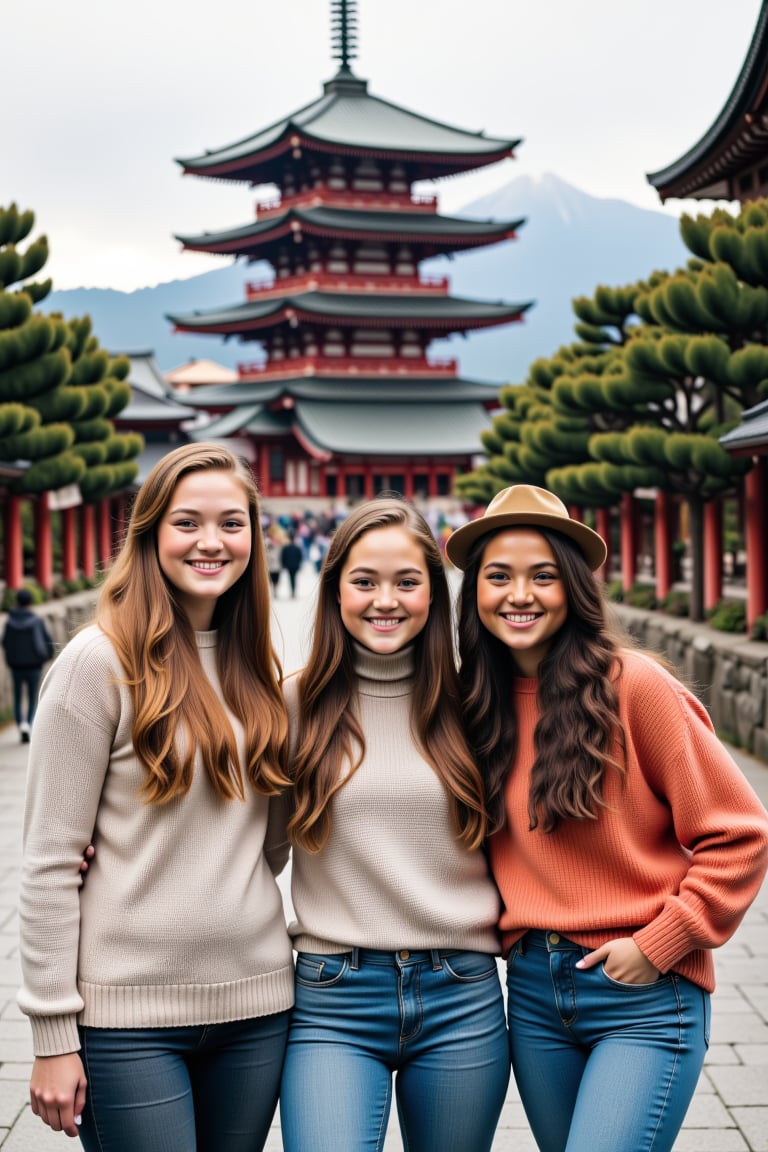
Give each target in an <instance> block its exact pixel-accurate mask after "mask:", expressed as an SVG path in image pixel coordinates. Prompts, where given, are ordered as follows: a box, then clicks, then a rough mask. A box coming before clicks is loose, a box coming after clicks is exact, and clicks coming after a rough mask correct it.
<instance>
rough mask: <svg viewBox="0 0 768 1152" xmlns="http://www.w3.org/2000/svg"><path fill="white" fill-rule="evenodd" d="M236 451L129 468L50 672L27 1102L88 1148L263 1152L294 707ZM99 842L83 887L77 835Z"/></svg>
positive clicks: (286, 991)
mask: <svg viewBox="0 0 768 1152" xmlns="http://www.w3.org/2000/svg"><path fill="white" fill-rule="evenodd" d="M269 619H270V595H269V585H268V576H267V571H266V563H265V556H264V547H263V543H262V538H261V529H260V523H259V508H258V502H257V496H256V490H255V486H254V483H253V479H252V476H251V473H250V470H249V469H248V467H247V465H244V464H243V463H242V462H241V461H240V460H239V459H238V458H237V457H235V456H233V455H232V454H231V453H230V452H228V451H227V450H226V449H224V448H219V447H216V446H213V445H199V446H198V445H185V446H183V447H181V448H177V449H175V450H173V451H171V452H170V453H168V455H167V456H164V457H163V458H162V459H161V460H160V461H159V463H158V464H157V465H156V466H155V467H154V468H153V469H152V471H151V472H150V474H149V476H148V477H147V479H146V481H145V482H144V484H143V486H142V488H141V490H140V491H139V494H138V496H137V498H136V502H135V505H134V508H133V512H132V515H131V519H130V524H129V528H128V534H127V538H126V541H125V545H124V547H123V549H122V551H121V553H120V555H119V557H118V558H117V560H116V561H115V563H114V565H113V566H112V569H111V571H110V572H109V575H108V576H107V578H106V580H105V583H104V585H103V589H102V593H101V596H100V600H99V606H98V614H97V618H96V623H95V624H93V625H92V626H90V627H87V628H86V629H84V630H83V631H81V632H80V633H79V634H78V635H76V636H75V638H74V639H73V640H71V641H70V643H69V644H68V645H67V647H66V648H65V649H64V651H63V652H62V653H61V655H60V656H59V657H58V659H57V660H56V662H55V663H54V665H53V667H52V669H51V671H50V672H49V674H48V676H47V678H46V680H45V683H44V685H43V690H42V694H41V697H40V703H39V707H38V712H37V716H36V720H35V727H34V732H33V735H32V743H31V746H30V757H29V784H28V790H27V806H26V815H25V824H24V864H23V874H22V886H21V934H22V944H21V957H22V968H23V978H24V983H23V987H22V989H21V992H20V995H19V1003H20V1005H21V1008H22V1010H23V1011H24V1012H26V1013H27V1014H28V1015H29V1017H30V1020H31V1023H32V1031H33V1039H34V1051H35V1062H34V1068H33V1072H32V1081H31V1102H32V1109H33V1111H34V1112H36V1113H37V1114H38V1115H39V1116H40V1117H41V1118H42V1119H43V1120H44V1121H45V1122H46V1123H47V1124H49V1125H50V1127H51V1128H53V1129H54V1130H55V1131H64V1132H66V1133H67V1135H69V1136H76V1135H78V1134H79V1135H80V1138H81V1141H82V1144H83V1146H84V1147H85V1148H86V1149H87V1150H88V1152H92V1150H94V1152H95V1150H98V1152H137V1150H138V1149H141V1152H191V1150H192V1149H197V1150H198V1152H258V1149H261V1148H262V1147H263V1144H264V1141H265V1140H266V1136H267V1132H268V1129H269V1125H270V1123H271V1120H272V1116H273V1114H274V1110H275V1105H276V1100H277V1093H278V1087H279V1083H280V1074H281V1070H282V1064H283V1056H284V1050H285V1042H286V1037H287V1032H288V1020H289V1011H288V1010H289V1009H290V1007H291V1004H292V1002H293V963H292V953H291V943H290V940H289V938H288V935H287V932H286V928H285V921H284V917H283V906H282V899H281V896H280V892H279V890H278V888H277V885H276V883H275V879H274V875H273V873H277V872H278V871H279V870H280V868H281V867H282V866H283V865H284V864H285V861H286V859H287V855H288V845H287V842H286V839H285V831H284V827H283V828H280V827H279V826H278V827H272V826H270V825H269V824H268V797H269V796H270V795H272V794H275V793H277V792H278V791H279V790H280V789H281V788H283V787H284V786H285V785H287V784H288V779H287V777H286V774H285V741H286V732H287V718H286V713H285V707H284V703H283V700H282V696H281V692H280V686H279V672H280V670H279V666H278V664H277V661H276V659H275V656H274V653H273V651H272V645H271V640H270V631H269ZM92 840H93V841H95V844H96V849H97V850H96V854H95V858H94V860H93V862H92V863H91V865H90V870H89V875H88V881H87V884H86V885H85V886H84V888H83V889H82V891H80V888H79V879H80V865H81V860H82V857H83V853H84V851H85V849H86V846H87V845H88V844H89V843H90V842H91V841H92Z"/></svg>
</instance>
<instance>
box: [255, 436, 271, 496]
mask: <svg viewBox="0 0 768 1152" xmlns="http://www.w3.org/2000/svg"><path fill="white" fill-rule="evenodd" d="M256 467H257V469H258V474H257V476H256V483H257V485H258V488H259V493H260V495H262V496H269V495H270V492H269V446H268V444H267V442H266V440H262V441H261V443H260V444H259V445H258V447H257V449H256Z"/></svg>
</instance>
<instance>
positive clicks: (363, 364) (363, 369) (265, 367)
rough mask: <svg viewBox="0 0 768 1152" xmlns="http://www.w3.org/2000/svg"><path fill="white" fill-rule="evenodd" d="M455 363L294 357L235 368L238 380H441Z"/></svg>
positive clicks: (392, 358) (452, 372)
mask: <svg viewBox="0 0 768 1152" xmlns="http://www.w3.org/2000/svg"><path fill="white" fill-rule="evenodd" d="M457 366H458V362H457V361H456V360H428V359H427V358H426V357H425V356H413V357H411V356H297V357H295V358H293V359H289V360H267V361H266V362H254V363H244V364H238V366H237V372H238V376H239V377H240V379H241V380H250V379H255V380H260V381H261V380H271V379H275V380H277V379H281V378H283V377H286V376H441V377H450V376H455V375H456V370H457Z"/></svg>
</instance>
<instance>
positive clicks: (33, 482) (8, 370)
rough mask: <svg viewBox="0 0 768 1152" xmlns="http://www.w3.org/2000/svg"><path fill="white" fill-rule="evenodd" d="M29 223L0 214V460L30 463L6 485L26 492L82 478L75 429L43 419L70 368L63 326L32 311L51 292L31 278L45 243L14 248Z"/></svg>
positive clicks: (22, 216) (9, 212)
mask: <svg viewBox="0 0 768 1152" xmlns="http://www.w3.org/2000/svg"><path fill="white" fill-rule="evenodd" d="M34 219H35V218H34V213H32V212H19V210H18V208H17V206H16V205H15V204H11V205H10V207H8V208H4V209H2V208H0V458H3V459H5V460H12V461H13V460H24V461H28V462H29V466H28V468H27V469H26V471H25V472H24V473H23V475H22V476H21V477H20V478H19V479H18V480H15V481H12V482H11V484H12V487H13V488H14V489H15V490H16V491H18V492H30V493H36V492H44V491H47V490H49V489H53V488H60V487H63V486H64V485H65V484H72V483H76V482H77V481H78V480H79V479H80V477H81V476H82V474H83V472H84V465H83V462H82V460H80V459H79V458H78V457H77V456H75V455H74V454H73V453H72V451H71V448H72V445H73V444H74V441H75V434H74V431H73V429H72V428H71V427H70V426H69V425H68V424H67V423H66V422H65V421H62V420H58V419H52V420H51V419H47V418H46V416H45V415H44V413H45V411H46V409H47V408H48V407H50V405H51V403H52V400H53V396H54V394H55V393H56V391H57V389H59V388H60V387H61V385H62V384H64V383H65V381H66V380H67V378H68V376H69V373H70V367H71V365H70V356H69V352H68V350H67V347H66V342H67V330H66V325H65V324H64V323H63V321H62V320H61V319H56V318H49V317H45V316H40V315H37V314H34V313H33V311H32V309H33V305H34V304H36V303H38V302H39V301H40V300H42V299H44V298H45V296H47V294H48V292H49V291H50V288H51V282H50V280H46V281H35V280H31V279H30V277H33V276H36V275H37V273H38V272H39V271H40V270H41V269H42V268H43V266H44V265H45V262H46V260H47V258H48V243H47V240H46V238H45V237H44V236H41V237H38V239H37V240H35V241H33V242H32V243H30V244H29V245H28V246H27V247H26V248H25V249H24V250H21V249H20V248H19V245H20V244H21V243H22V242H23V241H25V240H26V239H27V237H28V236H29V234H30V232H31V231H32V228H33V227H34ZM14 286H16V287H15V289H14ZM11 289H14V290H11Z"/></svg>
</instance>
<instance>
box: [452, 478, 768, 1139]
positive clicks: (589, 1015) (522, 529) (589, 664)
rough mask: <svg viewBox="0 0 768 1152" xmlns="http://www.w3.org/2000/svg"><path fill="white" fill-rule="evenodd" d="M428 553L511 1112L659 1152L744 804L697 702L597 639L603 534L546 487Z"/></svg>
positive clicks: (694, 1047)
mask: <svg viewBox="0 0 768 1152" xmlns="http://www.w3.org/2000/svg"><path fill="white" fill-rule="evenodd" d="M447 551H448V555H449V557H450V559H451V560H452V561H453V562H454V564H456V565H457V566H458V567H459V568H461V569H463V570H464V581H463V588H462V594H461V604H460V624H459V633H460V653H461V661H462V667H461V678H462V683H463V689H464V699H465V714H466V727H467V732H468V735H469V740H470V745H471V746H472V748H473V751H474V753H475V755H476V758H477V761H478V763H479V765H480V766H481V768H482V771H483V773H484V776H485V782H486V789H487V804H488V809H489V820H490V823H491V828H492V830H493V834H492V835H491V838H490V861H491V866H492V870H493V874H494V876H495V879H496V882H497V884H498V887H499V890H500V893H501V897H502V902H503V905H504V908H503V912H502V915H501V920H500V927H501V931H502V938H503V946H504V953H505V955H506V956H507V957H508V976H507V984H508V992H509V997H508V1017H509V1027H510V1044H511V1053H512V1065H513V1070H514V1074H515V1077H516V1079H517V1083H518V1087H519V1089H520V1093H521V1096H522V1100H523V1104H524V1107H525V1110H526V1114H527V1116H528V1119H529V1122H530V1124H531V1127H532V1129H533V1133H534V1135H535V1137H536V1141H537V1143H538V1145H539V1148H540V1149H541V1150H542V1152H563V1150H567V1152H668V1150H669V1149H671V1148H672V1146H673V1144H674V1141H675V1137H676V1135H677V1133H678V1131H679V1129H680V1126H681V1125H682V1122H683V1119H684V1117H685V1113H686V1110H687V1108H688V1104H689V1102H690V1099H691V1097H692V1095H693V1092H694V1089H695V1087H696V1082H697V1079H698V1076H699V1072H700V1069H701V1065H702V1062H703V1059H704V1054H705V1050H706V1046H707V1043H708V1038H709V1008H710V1005H709V994H710V992H711V991H712V989H713V987H714V971H713V963H712V952H711V949H712V948H714V947H716V946H717V945H719V944H722V943H723V942H724V941H725V940H727V939H728V937H729V936H730V935H731V934H732V933H733V932H734V930H735V929H736V927H737V925H738V924H739V922H740V920H741V918H742V916H743V915H744V912H745V911H746V909H747V907H748V906H749V904H750V902H751V901H752V900H753V898H754V897H755V895H756V893H757V891H758V889H759V887H760V882H761V880H762V877H763V875H764V873H765V870H766V859H767V854H768V818H767V817H766V812H765V809H764V808H763V806H762V804H761V803H760V801H759V800H758V798H757V796H756V795H755V794H754V792H753V791H752V789H751V788H750V786H749V785H748V783H747V782H746V780H745V779H744V778H743V776H742V774H741V772H740V771H739V769H738V767H737V766H736V764H735V763H734V761H733V760H732V759H731V757H730V756H729V755H728V753H727V752H726V751H725V749H724V748H723V746H722V745H721V743H720V741H719V740H718V738H717V736H716V735H715V732H714V730H713V727H712V724H711V722H710V720H709V718H708V716H707V713H706V712H705V710H704V708H703V707H702V705H701V704H700V703H699V701H698V700H697V699H696V698H695V697H694V696H693V695H692V694H691V693H690V692H688V691H687V690H686V688H684V687H683V685H682V684H680V683H679V681H678V680H676V679H675V678H674V677H673V676H672V675H670V674H669V672H667V671H666V670H665V668H663V667H662V666H661V664H660V663H659V662H658V661H656V660H654V659H652V658H651V657H649V656H647V655H643V654H641V653H640V652H637V651H634V650H631V649H630V648H629V647H628V646H626V645H625V646H621V644H620V642H619V640H618V639H617V638H616V637H615V636H614V635H613V634H612V632H611V630H610V629H609V627H608V625H607V623H606V616H605V611H604V605H603V600H602V595H601V590H600V586H599V584H598V581H597V579H596V577H595V575H594V572H595V571H596V570H598V569H599V568H600V567H601V566H602V564H603V563H604V560H605V555H606V549H605V545H604V542H603V541H602V539H601V538H600V537H599V536H598V535H597V534H596V533H594V532H592V531H591V530H590V529H589V528H587V527H586V526H585V525H583V524H581V523H579V522H578V521H575V520H572V519H571V518H570V517H569V515H568V512H567V509H566V508H565V506H564V505H563V504H562V503H561V501H560V500H558V498H557V497H556V496H554V495H553V494H552V493H549V492H546V491H544V490H543V489H540V488H534V487H532V486H530V485H525V484H520V485H516V486H514V487H512V488H508V489H506V490H504V491H503V492H501V493H499V494H498V495H497V496H496V497H495V499H494V500H493V501H492V502H491V504H490V505H489V507H488V509H487V511H486V513H485V515H484V516H483V517H482V518H481V519H479V520H475V521H473V522H471V523H469V524H466V525H464V527H462V528H460V529H459V530H458V531H457V532H456V533H454V535H453V536H452V537H451V538H450V540H449V542H448V546H447Z"/></svg>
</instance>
